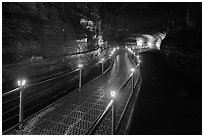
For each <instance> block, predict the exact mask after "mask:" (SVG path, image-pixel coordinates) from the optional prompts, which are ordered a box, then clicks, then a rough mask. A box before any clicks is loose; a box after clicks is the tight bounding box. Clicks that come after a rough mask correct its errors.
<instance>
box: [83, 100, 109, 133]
mask: <svg viewBox="0 0 204 137" xmlns="http://www.w3.org/2000/svg"><path fill="white" fill-rule="evenodd" d="M112 106H113V100H111V101H110V102H109V104H108V105H107V107H106V109H105V110H104V112H103V113H102V114H101V115H99V117H98V118H97V120H96V121H95V122H94V124H93V125H92V127H91V128H90V129H89V130H88V131H87V133H86V134H88V135H91V134H93V132H95V131H96V129H97V127H98V126H99V125H100V123H101V122H102V120H103V118H104V117H105V116H106V115H107V114H108V112H109V110H110V109H111V107H112Z"/></svg>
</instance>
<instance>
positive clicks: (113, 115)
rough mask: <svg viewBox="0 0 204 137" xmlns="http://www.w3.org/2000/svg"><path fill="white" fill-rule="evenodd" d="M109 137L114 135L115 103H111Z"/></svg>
mask: <svg viewBox="0 0 204 137" xmlns="http://www.w3.org/2000/svg"><path fill="white" fill-rule="evenodd" d="M111 120H112V121H111V135H114V134H115V101H113V106H112V119H111Z"/></svg>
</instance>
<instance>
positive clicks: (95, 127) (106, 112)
mask: <svg viewBox="0 0 204 137" xmlns="http://www.w3.org/2000/svg"><path fill="white" fill-rule="evenodd" d="M132 76H133V73H131V74H130V75H129V76H128V78H127V79H126V80H125V81H124V82H123V84H122V85H121V87H120V88H119V91H120V90H121V89H123V88H124V87H125V86H126V84H127V83H128V82H129V80H130V79H131V77H132ZM113 101H114V100H113V99H112V100H111V101H110V103H109V104H108V106H107V107H106V109H105V110H104V112H103V113H102V114H101V115H100V116H99V118H98V119H97V120H96V121H95V122H94V124H93V125H92V127H91V128H90V129H89V130H88V132H87V133H86V135H91V134H93V132H94V131H96V130H97V128H98V126H99V124H100V123H101V122H102V120H103V118H104V117H105V116H106V115H107V114H108V112H109V110H110V108H111V107H112V106H113Z"/></svg>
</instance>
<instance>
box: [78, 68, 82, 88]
mask: <svg viewBox="0 0 204 137" xmlns="http://www.w3.org/2000/svg"><path fill="white" fill-rule="evenodd" d="M78 67H79V91H81V71H82V68H83V64H79V65H78Z"/></svg>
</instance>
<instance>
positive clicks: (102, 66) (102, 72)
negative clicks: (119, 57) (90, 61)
mask: <svg viewBox="0 0 204 137" xmlns="http://www.w3.org/2000/svg"><path fill="white" fill-rule="evenodd" d="M102 76H103V61H102Z"/></svg>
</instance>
